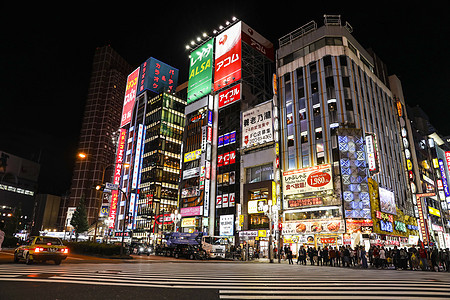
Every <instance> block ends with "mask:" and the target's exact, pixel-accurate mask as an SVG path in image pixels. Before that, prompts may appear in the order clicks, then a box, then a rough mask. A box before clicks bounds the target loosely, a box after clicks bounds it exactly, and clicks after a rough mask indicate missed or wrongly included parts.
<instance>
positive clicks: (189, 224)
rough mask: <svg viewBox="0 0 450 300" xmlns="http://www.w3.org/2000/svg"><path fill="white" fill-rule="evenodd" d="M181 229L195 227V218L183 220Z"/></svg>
mask: <svg viewBox="0 0 450 300" xmlns="http://www.w3.org/2000/svg"><path fill="white" fill-rule="evenodd" d="M181 227H195V218H184V219H182V220H181Z"/></svg>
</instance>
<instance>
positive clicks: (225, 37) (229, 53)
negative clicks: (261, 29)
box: [214, 22, 241, 91]
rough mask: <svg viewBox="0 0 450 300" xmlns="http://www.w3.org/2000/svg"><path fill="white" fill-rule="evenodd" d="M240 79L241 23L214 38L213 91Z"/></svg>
mask: <svg viewBox="0 0 450 300" xmlns="http://www.w3.org/2000/svg"><path fill="white" fill-rule="evenodd" d="M240 79H241V23H240V22H239V23H236V24H235V25H233V26H232V27H230V28H228V29H227V30H225V31H224V32H223V33H221V34H219V35H218V36H217V37H216V55H215V70H214V90H215V91H217V90H219V89H221V88H224V87H226V86H227V85H230V84H232V83H234V82H236V81H238V80H240Z"/></svg>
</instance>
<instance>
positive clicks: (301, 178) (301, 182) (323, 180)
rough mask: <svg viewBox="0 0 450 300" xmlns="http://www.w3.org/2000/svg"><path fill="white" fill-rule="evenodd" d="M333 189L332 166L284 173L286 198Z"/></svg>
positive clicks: (326, 165) (327, 165)
mask: <svg viewBox="0 0 450 300" xmlns="http://www.w3.org/2000/svg"><path fill="white" fill-rule="evenodd" d="M331 189H333V180H332V168H331V165H330V164H324V165H319V166H315V167H309V168H303V169H298V170H292V171H287V172H284V173H283V194H284V195H285V196H288V195H296V194H301V193H309V192H319V191H325V190H331Z"/></svg>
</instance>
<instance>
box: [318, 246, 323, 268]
mask: <svg viewBox="0 0 450 300" xmlns="http://www.w3.org/2000/svg"><path fill="white" fill-rule="evenodd" d="M322 254H323V250H322V249H320V247H319V248H318V250H317V265H318V266H322V265H323V257H322Z"/></svg>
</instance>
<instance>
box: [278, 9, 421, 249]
mask: <svg viewBox="0 0 450 300" xmlns="http://www.w3.org/2000/svg"><path fill="white" fill-rule="evenodd" d="M324 23H325V24H324V25H323V26H321V27H318V25H317V23H316V22H315V21H311V22H310V23H308V24H306V25H304V26H302V27H300V28H299V29H297V30H295V31H293V32H291V33H289V34H287V35H286V36H284V37H282V38H280V40H279V43H280V48H279V49H278V51H277V75H278V78H279V82H280V85H279V89H280V107H281V111H280V112H281V114H280V115H281V118H280V120H281V128H282V129H281V139H280V143H281V151H282V161H281V166H282V169H283V171H284V172H283V198H284V199H283V209H284V212H283V235H284V238H285V242H287V243H291V244H292V243H294V242H295V241H297V242H299V243H301V244H313V245H316V246H317V245H319V246H322V247H323V246H325V245H327V244H341V245H342V244H346V243H357V244H358V243H360V241H361V240H362V238H363V235H362V234H364V237H366V238H367V243H369V240H380V239H389V237H388V238H386V236H389V234H390V233H392V231H389V230H387V231H384V230H381V231H378V232H381V233H382V234H381V235H380V236H376V235H374V234H375V232H376V230H373V228H375V227H376V226H379V225H378V224H374V221H375V220H373V219H372V212H373V209H374V208H373V207H372V206H373V205H372V202H374V201H375V202H377V204H378V205H379V202H380V203H381V202H382V204H383V205H382V206H383V208H380V209H381V211H379V212H380V214H381V213H386V211H388V212H389V213H390V214H392V215H396V214H397V213H396V207H397V208H399V209H400V210H401V211H403V212H404V213H405V214H407V215H410V216H411V215H412V216H414V215H413V203H412V195H411V192H410V188H409V182H408V180H407V174H406V172H405V170H404V166H405V160H404V157H403V156H402V155H401V154H402V141H401V139H400V134H399V130H400V129H399V126H398V120H397V116H396V114H395V107H396V102H395V101H394V95H393V93H392V91H391V90H390V89H389V82H387V80H386V78H388V76H387V71H386V69H385V68H384V64H383V63H382V62H380V60H379V58H377V57H376V56H375V55H373V53H372V55H371V53H369V52H368V51H367V50H365V49H364V48H363V47H362V46H361V45H360V44H359V43H358V41H356V39H355V38H354V37H353V36H352V35H351V31H352V28H351V26H350V25H349V24H348V23H346V24H345V25H344V26H343V25H342V24H341V20H340V16H325V22H324ZM374 57H376V59H374ZM381 66H383V68H381ZM371 180H373V181H375V182H376V183H377V184H378V185H379V187H381V188H382V189H383V192H385V194H386V195H387V196H386V200H384V199H385V198H384V196H383V199H382V200H380V198H379V197H378V198H376V197H375V198H373V196H374V194H373V193H371V189H370V188H369V187H370V181H371ZM377 207H378V206H377ZM412 221H414V220H412ZM383 222H384V221H383ZM383 229H384V228H383ZM370 234H372V235H370ZM411 234H415V235H417V234H418V233H417V231H414V232H411ZM398 240H399V239H398V238H397V241H398Z"/></svg>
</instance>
